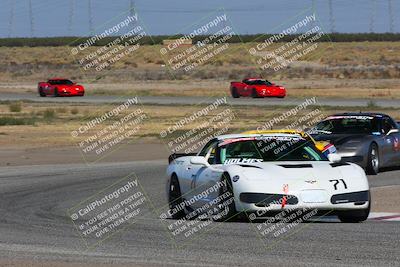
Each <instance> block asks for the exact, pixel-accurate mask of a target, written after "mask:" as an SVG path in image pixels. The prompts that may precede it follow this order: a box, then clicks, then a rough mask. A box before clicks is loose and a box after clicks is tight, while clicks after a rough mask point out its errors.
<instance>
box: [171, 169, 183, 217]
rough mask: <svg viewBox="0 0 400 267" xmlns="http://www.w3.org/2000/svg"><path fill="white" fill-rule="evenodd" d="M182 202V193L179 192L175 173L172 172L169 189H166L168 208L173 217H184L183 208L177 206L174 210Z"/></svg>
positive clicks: (179, 188)
mask: <svg viewBox="0 0 400 267" xmlns="http://www.w3.org/2000/svg"><path fill="white" fill-rule="evenodd" d="M182 202H183V199H182V194H181V187H180V185H179V180H178V177H177V176H176V174H173V175H172V176H171V181H170V183H169V191H168V203H169V209H170V214H171V217H172V218H173V219H176V220H178V219H182V218H183V217H185V215H186V214H185V210H184V209H183V208H179V210H178V211H177V212H176V211H174V210H176V209H177V208H178V207H179V205H181V203H182Z"/></svg>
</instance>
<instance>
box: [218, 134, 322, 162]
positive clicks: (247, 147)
mask: <svg viewBox="0 0 400 267" xmlns="http://www.w3.org/2000/svg"><path fill="white" fill-rule="evenodd" d="M217 154H218V156H217V159H216V160H217V162H218V163H222V164H229V163H253V162H262V161H328V159H327V158H326V156H325V155H323V154H322V153H321V152H320V151H319V150H318V149H316V148H315V146H314V144H313V143H312V142H311V141H306V140H304V139H302V138H291V139H290V138H289V139H275V138H273V139H271V138H257V139H254V140H251V139H242V140H231V141H228V142H227V141H224V142H223V143H222V144H221V145H220V146H219V149H218V153H217Z"/></svg>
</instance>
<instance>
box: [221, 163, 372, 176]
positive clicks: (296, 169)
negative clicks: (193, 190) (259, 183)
mask: <svg viewBox="0 0 400 267" xmlns="http://www.w3.org/2000/svg"><path fill="white" fill-rule="evenodd" d="M232 165H234V164H232ZM232 165H225V166H226V167H227V168H232V167H233V166H232ZM235 165H236V164H235ZM236 166H240V168H241V172H242V173H243V174H244V175H245V176H247V177H251V178H256V179H282V180H295V179H309V178H315V179H318V180H330V179H341V178H345V177H346V178H364V177H365V175H364V174H363V171H362V170H361V169H360V168H359V167H358V166H355V165H353V164H346V165H341V164H335V163H331V162H315V161H298V162H293V161H279V162H259V163H251V164H237V165H236ZM236 168H237V167H236Z"/></svg>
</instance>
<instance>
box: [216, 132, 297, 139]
mask: <svg viewBox="0 0 400 267" xmlns="http://www.w3.org/2000/svg"><path fill="white" fill-rule="evenodd" d="M258 136H263V137H293V138H299V137H301V135H300V134H285V133H269V134H225V135H220V136H217V137H216V138H217V139H218V140H225V139H235V138H243V137H258ZM301 138H302V137H301Z"/></svg>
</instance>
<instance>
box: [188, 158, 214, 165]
mask: <svg viewBox="0 0 400 267" xmlns="http://www.w3.org/2000/svg"><path fill="white" fill-rule="evenodd" d="M190 163H192V164H194V165H203V166H208V165H210V164H209V163H208V161H207V159H206V158H205V157H201V156H193V157H192V158H191V159H190Z"/></svg>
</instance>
